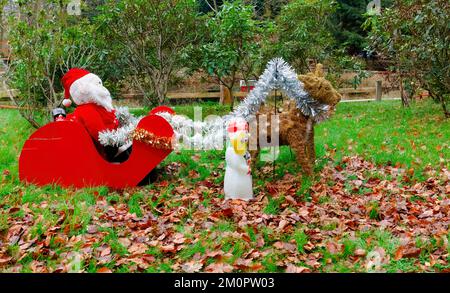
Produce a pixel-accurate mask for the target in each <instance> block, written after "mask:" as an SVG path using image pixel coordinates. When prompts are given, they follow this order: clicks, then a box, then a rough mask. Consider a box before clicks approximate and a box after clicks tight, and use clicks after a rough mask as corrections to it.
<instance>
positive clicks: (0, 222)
mask: <svg viewBox="0 0 450 293" xmlns="http://www.w3.org/2000/svg"><path fill="white" fill-rule="evenodd" d="M202 106H204V108H203V114H204V115H211V114H212V115H222V114H224V113H227V111H228V110H229V109H228V107H226V106H217V105H216V104H210V103H207V104H203V105H202ZM146 111H147V110H146V109H145V110H136V111H134V112H135V113H136V114H145V113H146ZM176 111H177V113H180V114H185V115H188V116H190V117H192V115H193V107H190V106H177V107H176ZM32 131H33V129H32V128H31V127H30V126H29V125H28V124H27V123H26V121H25V120H23V119H22V118H21V117H20V115H19V113H18V112H17V111H14V110H0V146H1V148H0V180H1V181H0V236H1V237H3V236H4V235H6V233H7V231H8V229H10V228H11V226H12V225H13V223H15V222H17V221H20V222H26V221H27V219H28V221H31V222H30V237H33V238H36V239H37V241H41V242H42V241H45V240H46V237H49V236H48V230H49V229H50V228H52V227H58V230H57V232H55V234H54V235H53V236H52V235H50V236H51V237H50V238H51V239H50V247H49V248H48V249H49V251H51V252H52V255H46V254H42V253H41V254H38V255H36V253H31V252H30V253H28V254H26V255H24V256H22V258H21V259H20V261H19V260H18V259H16V258H17V257H18V256H19V254H20V253H21V252H20V247H19V246H18V245H17V244H12V245H9V246H7V247H6V248H5V250H4V251H7V253H8V255H10V256H11V257H13V258H14V259H15V263H16V265H18V264H20V265H21V268H20V269H19V270H20V271H23V272H29V271H32V269H31V266H32V263H33V261H35V260H39V261H42V262H44V263H45V264H46V265H47V266H49V267H53V268H55V267H57V262H56V261H57V260H58V256H59V255H63V254H64V253H67V252H71V251H78V250H81V249H82V248H83V245H85V241H86V239H88V236H89V229H88V227H89V225H92V223H99V222H100V223H102V227H101V228H100V229H99V232H98V233H101V235H102V240H101V243H97V244H95V245H93V247H98V246H100V245H102V244H104V245H107V246H108V247H110V249H111V253H112V254H114V255H116V256H117V257H123V256H127V255H129V254H128V250H127V248H126V247H124V246H123V244H122V243H121V242H120V241H119V239H120V238H129V237H130V235H129V234H127V233H129V232H126V231H129V230H128V228H127V227H125V226H124V225H125V224H124V223H127V221H126V220H122V222H120V221H118V220H114V221H111V220H109V219H108V218H102V217H104V216H105V214H107V211H108V209H109V208H110V207H115V208H117V207H121V206H124V208H125V209H126V210H127V211H128V212H129V213H130V214H134V215H135V216H136V217H138V218H140V217H144V216H147V217H153V218H156V219H158V217H161V216H162V214H161V211H162V210H164V211H171V212H172V213H173V214H176V215H178V216H177V217H178V219H180V222H173V223H171V222H170V221H167V222H165V224H164V226H161V227H156V226H151V227H153V228H148V229H149V231H148V232H147V234H146V235H144V236H142V237H150V238H152V237H153V238H152V239H154V238H156V237H158V235H159V234H157V233H160V231H159V230H160V229H163V228H164V229H167V231H168V233H169V235H171V234H173V233H175V232H179V233H182V234H184V235H185V237H186V238H188V239H190V240H189V241H190V242H187V243H185V244H183V245H184V246H183V247H182V248H181V249H180V250H179V251H178V252H176V253H174V254H173V253H166V252H162V251H160V249H158V247H153V246H148V249H147V251H146V254H147V255H149V256H153V257H155V262H154V264H152V265H151V266H150V267H148V268H140V269H139V271H147V272H161V271H165V272H170V271H174V270H176V267H175V269H174V263H175V262H177V261H183V262H184V261H190V260H192V259H194V258H196V257H198V256H199V255H204V254H206V253H207V252H210V251H222V252H223V253H224V254H227V253H228V254H230V255H231V257H228V258H226V257H224V258H223V259H221V258H220V257H211V258H209V259H208V260H207V263H206V264H205V266H206V265H208V264H211V263H214V262H215V261H216V259H221V261H223V262H225V263H230V264H232V263H233V262H234V261H236V260H237V259H239V258H240V257H242V256H244V255H245V254H246V253H247V252H248V251H249V250H251V249H255V247H256V243H259V242H260V241H262V242H261V243H263V246H262V247H258V248H256V250H258V251H262V252H267V253H265V254H264V255H263V256H261V265H262V268H261V269H259V271H261V272H279V271H284V269H283V268H282V266H280V265H279V264H280V262H283V261H285V260H286V254H285V253H283V252H280V251H276V250H273V247H272V245H273V244H274V243H276V242H277V241H285V242H290V243H292V244H294V245H296V247H297V253H298V254H299V255H304V256H307V255H308V254H310V253H319V254H320V255H321V256H322V257H321V260H320V263H321V268H320V269H318V271H337V272H353V271H366V268H365V266H364V265H363V264H362V263H361V262H358V261H356V262H355V261H354V259H353V258H352V255H353V254H354V252H355V250H357V249H364V250H365V251H367V252H368V253H369V252H371V251H372V250H374V249H376V248H377V247H378V248H379V247H381V248H383V249H384V250H385V251H386V253H387V254H388V255H390V256H391V257H390V258H391V260H390V261H389V262H388V263H387V264H385V265H384V266H383V270H385V271H388V272H397V271H417V270H419V269H418V264H420V263H421V264H424V263H426V262H429V255H430V254H431V253H432V252H433V251H435V250H436V249H438V247H439V245H441V244H440V242H439V241H441V240H439V241H438V240H433V239H434V238H430V239H429V240H428V241H422V240H420V241H419V240H418V242H417V246H418V247H421V249H422V252H421V255H420V257H419V258H418V259H400V260H398V261H395V260H393V255H394V254H395V251H396V250H397V248H398V246H399V239H398V238H397V237H396V236H395V235H393V234H392V233H391V232H389V231H382V230H376V229H375V230H374V229H369V230H367V231H355V232H354V233H352V234H351V235H350V234H349V233H347V232H345V233H344V234H342V235H339V237H338V238H337V239H336V240H333V241H337V242H338V243H339V244H340V245H342V247H343V249H342V250H341V251H340V252H339V253H337V254H331V253H330V252H329V251H327V249H326V247H325V246H320V245H318V246H316V247H314V248H313V250H312V251H310V250H307V249H305V248H304V247H305V245H306V244H308V243H309V241H312V240H311V238H310V235H309V234H307V233H306V230H305V229H314V228H317V229H319V230H320V231H321V233H324V235H327V236H326V237H329V238H327V239H329V240H331V239H332V237H335V236H332V235H335V234H334V233H340V232H337V231H339V229H338V224H337V223H334V222H332V223H326V224H320V223H316V224H310V225H308V226H306V225H296V226H295V227H294V228H293V229H290V230H287V231H286V232H285V234H284V235H280V234H279V233H278V232H276V231H274V229H273V227H272V226H268V225H260V226H255V225H246V224H245V223H243V224H242V225H241V224H240V223H237V222H235V221H234V220H233V219H232V218H231V219H230V218H220V219H219V220H218V221H217V222H212V224H211V225H212V227H209V228H203V226H201V225H203V224H204V222H201V223H195V225H200V226H201V227H202V228H195V229H194V228H192V227H193V225H194V224H193V222H195V218H196V217H198V216H196V215H197V213H199V212H201V211H202V210H203V209H205V208H209V207H211V206H215V207H216V206H217V203H218V202H221V201H222V199H223V194H221V192H220V189H217V188H216V189H211V190H209V189H200V186H201V185H202V184H203V183H202V182H204V181H205V180H207V181H208V182H210V183H211V182H212V184H217V185H219V186H220V185H221V184H222V181H223V176H224V174H223V173H224V172H223V163H224V152H223V151H208V152H194V151H182V152H173V153H171V154H170V155H169V157H168V158H167V159H166V160H165V161H164V162H163V163H162V167H161V168H164V166H167V165H169V164H171V163H173V162H176V163H180V164H181V166H180V168H179V170H178V172H175V174H165V173H163V174H161V178H160V181H159V182H161V181H164V180H166V181H168V182H169V183H168V185H166V186H159V185H158V182H155V183H154V184H152V185H149V186H145V187H142V188H138V189H132V190H130V191H128V190H127V191H125V192H121V191H113V190H109V189H108V188H106V187H98V188H89V189H80V190H73V189H63V188H60V187H58V186H46V187H37V186H32V185H24V184H22V183H20V182H19V179H18V166H17V161H18V156H19V154H20V150H21V148H22V145H23V143H24V142H25V140H26V138H27V137H28V136H29V135H30V134H31V133H32ZM449 141H450V122H449V121H448V120H445V119H444V118H443V115H442V114H441V110H440V108H439V106H438V105H435V104H433V103H431V102H421V103H417V104H415V105H413V106H412V107H411V108H409V109H404V108H402V106H401V104H400V102H398V101H384V102H380V103H375V102H373V103H341V104H339V105H338V107H337V111H336V114H335V115H334V116H333V117H332V118H331V119H329V120H327V121H325V122H323V123H321V124H319V125H317V126H316V151H317V158H318V161H317V164H316V168H315V171H316V173H317V174H319V172H320V171H321V170H322V168H323V167H324V166H325V165H326V164H327V163H328V162H329V160H330V158H332V162H333V163H334V164H335V165H336V166H339V165H343V164H345V163H343V162H342V158H344V157H346V156H352V155H359V156H362V157H363V158H365V159H367V160H369V161H372V162H374V163H376V164H379V165H380V166H384V165H393V166H394V165H397V166H399V167H403V168H407V169H412V171H411V172H413V173H412V174H413V180H416V181H417V182H421V181H424V180H426V178H427V177H426V176H425V174H424V170H427V169H429V168H431V169H434V170H439V169H441V168H442V167H447V168H448V167H449V158H450V146H449ZM264 166H266V165H265V164H264V163H262V162H259V163H258V169H261V168H263V167H264ZM267 166H270V164H268V165H267ZM276 168H277V170H276V172H275V178H272V172H270V174H263V173H258V175H255V176H254V178H253V180H254V189H255V194H258V193H259V192H261V193H264V194H266V198H265V199H264V204H263V205H262V207H261V208H262V211H263V213H264V214H266V215H267V216H268V217H278V216H280V215H282V213H283V212H284V211H286V209H285V206H284V204H285V202H286V195H283V194H281V195H278V196H272V195H270V194H268V193H267V191H266V187H265V184H266V183H267V182H268V181H277V180H278V179H280V178H282V177H283V176H284V174H285V173H291V174H297V173H299V172H300V168H299V166H298V165H297V164H296V163H295V160H294V158H293V157H292V156H291V152H290V151H289V148H287V147H281V153H280V156H279V159H278V160H277V162H276ZM366 175H368V176H366ZM369 175H370V178H378V177H379V178H380V179H387V180H389V179H395V178H388V177H389V176H390V175H383V174H378V173H373V174H365V178H369ZM179 179H181V180H182V184H183V185H184V186H186V187H189V189H188V190H187V191H186V192H185V193H184V194H181V195H180V194H178V193H177V192H179V190H178V189H177V188H178V187H180V184H181V183H180V181H178V180H179ZM350 179H352V180H355V179H357V178H356V177H355V178H350ZM317 180H319V178H318V176H313V177H303V178H302V179H301V182H299V188H298V189H297V190H296V191H295V194H294V195H293V196H296V197H297V200H298V202H299V203H302V204H311V202H312V201H313V199H312V198H311V192H310V190H311V188H312V187H313V186H314V184H315V183H316V182H317ZM326 184H329V186H333V185H334V184H335V182H334V181H330V182H328V183H326ZM344 188H345V189H346V190H347V191H348V192H350V193H352V195H354V196H359V197H362V196H365V194H366V193H367V192H369V190H365V189H363V188H361V189H358V190H353V186H352V185H351V183H350V182H347V183H346V185H345V186H344ZM177 190H178V191H177ZM181 192H182V191H181ZM194 192H195V194H196V195H198V196H199V197H200V196H201V200H199V203H196V202H193V201H192V200H190V199H188V198H183V196H189V195H191V194H194ZM409 201H411V202H426V198H424V197H422V196H421V195H420V194H417V195H414V196H412V197H410V198H409ZM99 202H104V205H99V204H98V203H99ZM332 203H333V198H332V197H331V196H330V195H323V196H321V197H320V198H318V199H317V201H316V202H315V204H317V205H320V206H322V205H330V204H332ZM10 208H13V209H14V210H13V211H12V212H11V213H8V210H9V209H10ZM288 208H289V209H294V207H288ZM366 208H367V213H368V218H369V219H370V220H372V221H380V220H381V217H380V213H379V209H380V206H379V203H378V202H376V201H368V202H367V206H366ZM29 215H33V219H32V220H30V219H29V218H28V217H29ZM115 217H116V218H118V216H115ZM119 218H120V217H119ZM204 221H211V220H210V219H208V218H207V216H205V220H204ZM131 222H132V223H134V222H133V221H131ZM151 225H154V224H151ZM195 227H197V226H195ZM196 229H198V230H196ZM232 232H238V233H242V234H243V235H246V236H247V237H248V239H249V242H247V241H245V240H243V239H239V238H235V237H234V236H231V237H222V236H223V234H224V233H232ZM61 233H62V234H64V235H66V236H64V237H67V239H62V240H61V239H59V238H58V237H60V236H61V235H60V234H61ZM153 233H156V234H155V236H153ZM193 235H196V236H193ZM57 236H58V237H57ZM76 237H83V239H84V240H83V241H82V240H79V241H78V240H77V238H76ZM196 237H199V239H196ZM446 237H447V241H450V233H449V234H448V235H447V236H446ZM68 239H73V240H72V241H73V243H72V242H70V243H71V244H70V245H68V243H69V241H68ZM194 239H195V240H194ZM133 241H134V238H133ZM139 241H144V238H142V239H140V240H139ZM159 241H161V242H164V241H166V239H162V240H159ZM433 241H434V242H433ZM91 254H93V252H92V253H91ZM115 261H116V260H114V259H113V260H111V261H108V262H107V263H101V262H100V261H99V260H98V259H96V258H94V257H92V258H90V259H88V260H85V261H84V262H83V266H84V269H85V271H90V272H96V271H97V270H98V269H99V268H101V267H108V268H110V269H111V270H113V271H123V272H127V271H134V270H135V268H134V266H136V265H133V264H123V265H121V266H118V267H115V265H114V264H115ZM297 264H298V265H301V266H304V267H310V268H311V269H313V268H312V267H311V266H309V265H307V264H305V262H303V261H299V262H298V263H297ZM448 268H449V265H448V260H447V264H445V263H444V264H443V263H437V264H435V269H437V270H444V269H448ZM3 270H5V271H6V268H5V267H0V271H3Z"/></svg>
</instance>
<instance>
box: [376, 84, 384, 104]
mask: <svg viewBox="0 0 450 293" xmlns="http://www.w3.org/2000/svg"><path fill="white" fill-rule="evenodd" d="M382 94H383V87H382V84H381V80H377V87H376V96H377V101H381V96H382Z"/></svg>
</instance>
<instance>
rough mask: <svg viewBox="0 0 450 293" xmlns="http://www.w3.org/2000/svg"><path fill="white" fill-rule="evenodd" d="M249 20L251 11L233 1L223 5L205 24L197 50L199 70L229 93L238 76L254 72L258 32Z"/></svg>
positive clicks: (247, 7)
mask: <svg viewBox="0 0 450 293" xmlns="http://www.w3.org/2000/svg"><path fill="white" fill-rule="evenodd" d="M253 18H254V7H253V6H251V5H246V4H245V3H244V2H243V1H242V0H236V1H230V2H228V1H226V2H224V3H223V5H222V7H221V9H220V10H219V11H218V12H217V13H214V12H212V13H211V14H210V15H209V17H208V19H207V21H206V31H207V36H206V37H205V38H204V39H203V44H202V46H201V48H200V66H201V67H202V68H203V69H204V70H206V71H207V72H208V73H209V74H210V75H211V76H213V77H215V78H216V79H217V80H218V82H220V83H221V84H223V85H224V86H225V87H226V88H228V90H229V91H230V93H232V88H233V86H234V83H235V80H236V77H237V74H238V73H241V74H242V75H244V78H245V79H247V78H248V76H250V75H251V73H252V72H253V71H254V67H253V64H254V63H253V61H254V60H255V57H256V56H258V53H259V46H258V42H257V39H258V34H259V28H258V26H257V22H256V21H255V20H254V19H253ZM232 102H233V97H232Z"/></svg>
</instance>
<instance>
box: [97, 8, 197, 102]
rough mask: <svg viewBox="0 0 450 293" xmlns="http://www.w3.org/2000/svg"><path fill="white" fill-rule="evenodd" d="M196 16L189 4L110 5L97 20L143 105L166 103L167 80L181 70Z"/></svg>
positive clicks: (193, 34)
mask: <svg viewBox="0 0 450 293" xmlns="http://www.w3.org/2000/svg"><path fill="white" fill-rule="evenodd" d="M198 13H199V12H198V9H197V4H196V1H194V0H162V1H160V0H123V1H119V2H117V1H115V0H110V1H108V2H107V4H106V5H105V6H104V7H103V9H102V13H101V14H99V15H98V16H97V18H96V23H99V24H102V25H101V26H100V27H99V29H100V30H101V31H102V33H103V35H104V37H105V39H106V40H107V41H108V42H109V43H110V44H111V45H113V46H116V51H115V52H120V53H121V56H122V57H123V61H124V62H123V63H124V64H125V65H126V67H128V72H127V74H129V75H130V76H132V77H133V79H134V82H135V84H136V85H137V86H138V88H139V90H140V91H141V92H142V94H143V95H144V103H145V104H146V105H149V106H152V105H157V104H161V103H163V102H164V101H165V98H166V93H167V88H168V85H169V82H170V80H171V77H172V75H173V74H174V73H176V72H177V71H178V70H181V69H182V68H183V67H184V64H185V61H186V52H187V51H188V50H189V49H191V47H192V46H193V44H194V43H195V42H196V40H197V38H198V36H199V33H200V31H199V30H198V25H199V23H198V20H199V18H198V17H197V16H198Z"/></svg>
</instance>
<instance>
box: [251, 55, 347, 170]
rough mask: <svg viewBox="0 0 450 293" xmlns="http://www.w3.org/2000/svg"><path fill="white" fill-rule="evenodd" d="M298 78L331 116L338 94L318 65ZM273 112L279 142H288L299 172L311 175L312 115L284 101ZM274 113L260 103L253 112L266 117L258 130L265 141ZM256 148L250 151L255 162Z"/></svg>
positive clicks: (258, 147) (312, 148) (257, 151)
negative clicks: (299, 169) (325, 106)
mask: <svg viewBox="0 0 450 293" xmlns="http://www.w3.org/2000/svg"><path fill="white" fill-rule="evenodd" d="M298 78H299V80H300V81H302V82H303V84H304V88H305V90H306V91H307V92H308V93H309V95H310V96H311V97H312V98H314V99H316V100H318V101H320V102H321V103H325V104H327V105H329V106H330V110H329V112H328V114H327V116H330V115H332V114H333V113H334V110H335V106H336V104H337V103H338V102H339V101H340V100H341V95H340V94H339V93H338V92H337V91H336V89H334V88H333V86H332V85H331V83H330V82H329V81H328V80H326V79H325V78H324V74H323V68H322V65H321V64H318V65H317V66H316V70H315V72H311V73H308V74H306V75H299V76H298ZM277 112H278V115H279V122H280V123H279V127H280V129H279V134H280V137H279V142H280V145H289V146H290V147H291V148H292V150H293V151H294V153H295V155H296V157H297V161H298V163H299V164H300V165H301V167H302V169H303V172H304V173H306V174H307V175H312V173H313V168H314V163H315V160H316V152H315V146H314V124H315V123H314V120H313V118H312V117H308V116H305V115H303V114H302V112H301V111H300V110H299V109H297V107H296V105H295V102H294V101H285V102H284V103H283V105H282V106H281V107H279V108H278V109H277ZM274 114H275V113H274V107H269V106H267V105H264V106H261V108H260V110H259V111H258V113H257V115H256V116H257V119H256V121H259V119H258V116H259V115H266V116H267V129H266V131H265V133H261V135H263V136H264V135H265V136H266V137H267V138H268V139H269V140H270V134H271V125H270V121H271V116H272V115H274ZM257 129H259V127H257ZM258 137H259V132H258ZM255 141H257V140H255ZM256 143H258V142H256ZM259 149H260V146H259V145H258V146H257V150H256V151H252V152H251V155H252V162H255V161H256V158H257V156H258V153H259Z"/></svg>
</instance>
